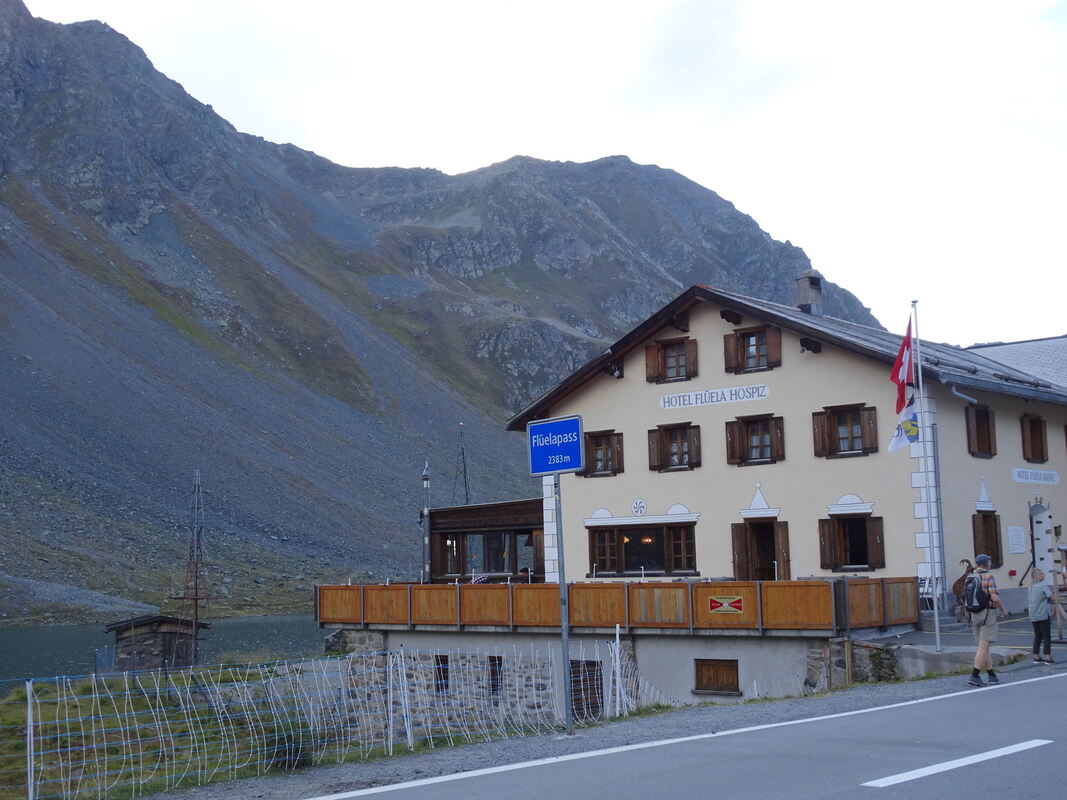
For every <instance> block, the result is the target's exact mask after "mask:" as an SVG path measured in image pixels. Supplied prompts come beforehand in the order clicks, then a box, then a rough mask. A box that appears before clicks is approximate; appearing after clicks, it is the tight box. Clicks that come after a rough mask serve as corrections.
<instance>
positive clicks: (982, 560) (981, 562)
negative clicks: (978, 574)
mask: <svg viewBox="0 0 1067 800" xmlns="http://www.w3.org/2000/svg"><path fill="white" fill-rule="evenodd" d="M992 560H993V559H991V558H990V557H989V556H987V555H986V554H985V553H980V554H979V555H977V556H975V557H974V563H975V566H978V567H988V566H989V563H990V562H991V561H992Z"/></svg>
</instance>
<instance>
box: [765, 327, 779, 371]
mask: <svg viewBox="0 0 1067 800" xmlns="http://www.w3.org/2000/svg"><path fill="white" fill-rule="evenodd" d="M767 366H768V367H780V366H782V329H781V328H767Z"/></svg>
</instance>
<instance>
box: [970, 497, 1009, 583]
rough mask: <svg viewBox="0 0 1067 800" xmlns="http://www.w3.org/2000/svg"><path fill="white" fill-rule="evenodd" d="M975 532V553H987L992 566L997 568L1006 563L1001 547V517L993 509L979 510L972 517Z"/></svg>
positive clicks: (972, 526)
mask: <svg viewBox="0 0 1067 800" xmlns="http://www.w3.org/2000/svg"><path fill="white" fill-rule="evenodd" d="M971 528H972V530H973V532H974V553H975V555H978V554H979V553H985V554H986V555H988V556H989V558H990V559H991V560H992V564H991V565H990V566H992V567H993V569H997V568H998V567H1000V566H1001V565H1002V564H1003V563H1004V557H1003V552H1002V551H1001V549H1000V517H999V516H998V515H997V514H996V513H995V512H993V511H979V512H978V513H977V514H975V515H974V516H972V517H971Z"/></svg>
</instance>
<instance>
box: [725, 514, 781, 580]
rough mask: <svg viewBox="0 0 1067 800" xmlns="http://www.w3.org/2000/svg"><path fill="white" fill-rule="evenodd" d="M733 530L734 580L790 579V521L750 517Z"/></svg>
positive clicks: (732, 527)
mask: <svg viewBox="0 0 1067 800" xmlns="http://www.w3.org/2000/svg"><path fill="white" fill-rule="evenodd" d="M730 531H731V534H732V538H733V545H734V579H735V580H739V581H773V580H780V581H787V580H789V578H790V572H789V523H788V522H779V521H778V520H773V519H771V520H768V519H751V520H748V521H746V522H738V523H735V524H733V525H731V526H730Z"/></svg>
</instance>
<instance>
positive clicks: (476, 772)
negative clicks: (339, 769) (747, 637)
mask: <svg viewBox="0 0 1067 800" xmlns="http://www.w3.org/2000/svg"><path fill="white" fill-rule="evenodd" d="M1063 677H1067V672H1058V673H1056V674H1055V675H1044V676H1042V677H1040V678H1027V679H1026V680H1024V681H1012V682H1011V683H1002V684H1000V685H999V686H989V687H987V688H986V689H983V690H981V691H997V690H999V689H1010V688H1011V687H1013V686H1022V685H1023V684H1025V683H1034V682H1036V681H1048V680H1056V679H1058V678H1063ZM976 691H978V690H975V689H964V690H963V691H961V692H951V693H949V694H939V695H937V696H935V697H923V698H920V699H919V700H906V701H904V702H903V703H893V704H891V705H888V706H876V707H875V708H861V709H858V710H856V711H842V712H841V713H839V714H826V715H824V716H821V717H807V718H806V719H794V720H789V721H787V722H771V723H768V724H766V725H753V726H751V727H748V728H735V729H734V730H730V731H717V732H714V733H698V734H696V735H694V736H681V737H679V738H677V739H660V740H659V741H656V742H642V743H640V744H628V745H623V746H620V747H609V748H606V749H604V750H588V751H586V752H584V753H572V754H571V755H566V756H552V757H551V758H540V759H537V760H536V761H522V762H520V763H518V764H503V765H501V766H499V767H486V768H485V769H472V770H470V771H468V772H457V773H453V774H451V775H439V776H437V777H436V778H421V779H420V780H417V781H406V782H404V783H391V784H389V785H387V786H372V787H371V788H369V789H354V790H352V791H350V792H338V793H337V794H324V795H320V796H318V797H308V798H305V800H348V798H350V797H365V796H366V795H371V794H381V793H382V792H394V791H397V790H399V789H413V788H415V787H417V786H430V785H432V784H435V783H447V782H449V781H461V780H464V779H465V778H477V777H478V776H480V775H492V774H494V773H498V772H511V771H512V770H516V769H528V768H530V767H541V766H545V765H547V764H560V763H563V762H565V761H577V760H579V759H583V758H597V757H598V756H608V755H614V754H615V753H626V752H629V751H631V750H645V749H648V748H650V747H665V746H667V745H672V744H681V743H683V742H696V741H700V740H701V739H717V738H719V737H720V736H733V735H735V734H738V733H752V732H753V731H765V730H770V729H772V728H785V727H788V726H790V725H803V724H804V723H807V722H821V721H823V720H827V719H840V718H842V717H854V716H856V715H857V714H870V713H872V712H875V711H888V710H889V709H893V708H904V707H905V706H914V705H919V704H920V703H931V702H933V701H935V700H947V699H948V698H950V697H960V696H961V695H965V694H974V693H975V692H976Z"/></svg>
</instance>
